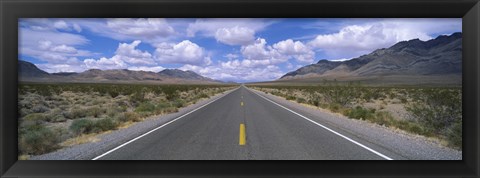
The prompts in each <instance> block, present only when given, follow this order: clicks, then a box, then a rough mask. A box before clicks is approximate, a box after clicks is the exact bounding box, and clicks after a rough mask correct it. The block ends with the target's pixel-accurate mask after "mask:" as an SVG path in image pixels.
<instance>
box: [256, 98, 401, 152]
mask: <svg viewBox="0 0 480 178" xmlns="http://www.w3.org/2000/svg"><path fill="white" fill-rule="evenodd" d="M253 93H255V94H256V95H258V96H260V97H262V98H263V99H265V100H267V101H270V102H271V103H273V104H276V105H277V106H280V107H282V108H283V109H286V110H288V111H290V112H292V113H294V114H296V115H298V116H300V117H302V118H304V119H306V120H308V121H310V122H312V123H314V124H316V125H318V126H320V127H322V128H324V129H326V130H328V131H330V132H332V133H334V134H335V135H338V136H340V137H342V138H344V139H346V140H348V141H350V142H352V143H355V144H356V145H358V146H360V147H362V148H365V149H366V150H368V151H370V152H372V153H375V154H376V155H378V156H380V157H382V158H385V159H387V160H393V159H392V158H390V157H388V156H385V155H384V154H382V153H379V152H378V151H375V150H373V149H371V148H369V147H367V146H365V145H363V144H361V143H358V142H357V141H355V140H353V139H351V138H348V137H347V136H345V135H342V134H340V133H338V132H336V131H334V130H332V129H330V128H328V127H326V126H324V125H322V124H319V123H317V122H315V121H313V120H311V119H309V118H307V117H305V116H303V115H301V114H298V113H297V112H295V111H292V110H290V109H288V108H286V107H285V106H282V105H280V104H278V103H276V102H274V101H272V100H270V99H268V98H266V97H264V96H262V95H260V94H258V93H257V92H255V91H253Z"/></svg>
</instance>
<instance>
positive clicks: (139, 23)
mask: <svg viewBox="0 0 480 178" xmlns="http://www.w3.org/2000/svg"><path fill="white" fill-rule="evenodd" d="M107 26H108V27H109V28H110V29H111V30H113V31H114V32H118V33H121V34H124V35H133V36H135V37H147V38H151V37H155V36H168V35H172V34H174V33H175V30H174V29H173V27H171V26H170V25H169V24H168V23H167V21H166V20H165V19H160V18H149V19H144V18H140V19H129V18H121V19H107Z"/></svg>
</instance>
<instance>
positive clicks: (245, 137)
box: [238, 124, 247, 145]
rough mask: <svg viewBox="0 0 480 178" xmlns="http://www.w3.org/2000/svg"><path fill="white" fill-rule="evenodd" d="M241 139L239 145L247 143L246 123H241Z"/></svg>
mask: <svg viewBox="0 0 480 178" xmlns="http://www.w3.org/2000/svg"><path fill="white" fill-rule="evenodd" d="M239 135H240V136H239V141H238V144H239V145H245V143H246V142H247V135H246V133H245V124H240V134H239Z"/></svg>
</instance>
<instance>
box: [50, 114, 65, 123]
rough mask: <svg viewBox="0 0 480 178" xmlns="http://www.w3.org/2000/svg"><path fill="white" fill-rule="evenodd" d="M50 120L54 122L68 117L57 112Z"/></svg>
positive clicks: (63, 120) (62, 120)
mask: <svg viewBox="0 0 480 178" xmlns="http://www.w3.org/2000/svg"><path fill="white" fill-rule="evenodd" d="M50 120H51V121H52V122H65V121H66V120H67V119H66V118H65V117H64V116H63V114H56V115H53V116H51V119H50Z"/></svg>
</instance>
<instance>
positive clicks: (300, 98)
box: [297, 97, 307, 103]
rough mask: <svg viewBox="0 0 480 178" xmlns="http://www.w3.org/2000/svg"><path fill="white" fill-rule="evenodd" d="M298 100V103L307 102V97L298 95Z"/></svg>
mask: <svg viewBox="0 0 480 178" xmlns="http://www.w3.org/2000/svg"><path fill="white" fill-rule="evenodd" d="M297 102H298V103H306V102H307V100H305V98H302V97H298V98H297Z"/></svg>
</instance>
